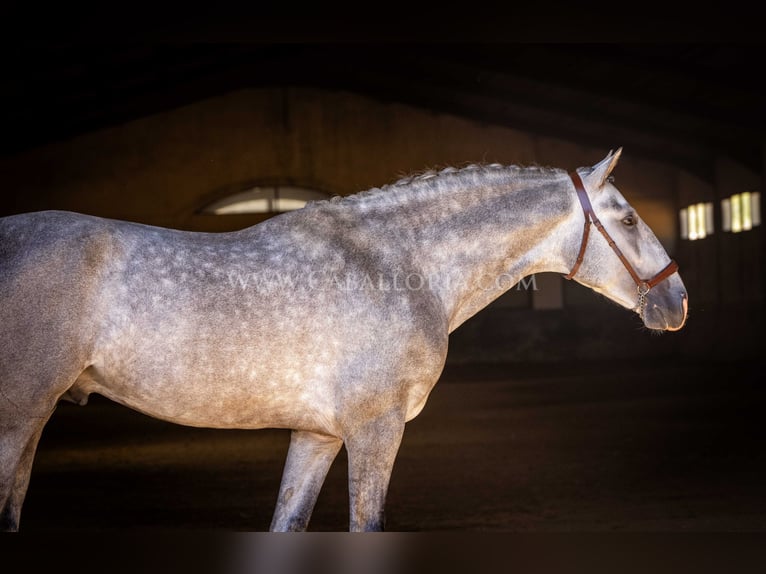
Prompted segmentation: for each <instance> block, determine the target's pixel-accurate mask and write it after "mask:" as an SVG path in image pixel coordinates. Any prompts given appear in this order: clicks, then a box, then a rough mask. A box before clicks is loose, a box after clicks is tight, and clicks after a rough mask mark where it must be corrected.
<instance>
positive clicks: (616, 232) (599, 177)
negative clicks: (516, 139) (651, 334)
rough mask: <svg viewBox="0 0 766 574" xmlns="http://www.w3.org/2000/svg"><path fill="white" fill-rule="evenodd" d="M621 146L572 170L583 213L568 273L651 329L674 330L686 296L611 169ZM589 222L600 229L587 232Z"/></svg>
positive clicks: (679, 322) (674, 270)
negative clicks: (576, 251) (576, 253)
mask: <svg viewBox="0 0 766 574" xmlns="http://www.w3.org/2000/svg"><path fill="white" fill-rule="evenodd" d="M621 152H622V148H620V149H618V150H617V151H616V152H615V153H612V152H610V153H609V154H608V155H607V156H606V157H605V158H604V159H603V160H602V161H600V162H599V163H597V164H596V165H594V166H593V167H591V168H580V169H578V170H577V171H576V172H573V173H572V174H570V175H571V178H572V181H573V182H574V184H575V188H576V189H577V190H578V197H579V198H580V204H581V207H582V209H580V207H577V206H576V207H575V210H574V211H573V217H575V218H577V219H578V220H579V221H582V216H583V212H584V214H585V218H586V220H585V221H586V224H585V231H584V233H583V239H582V244H581V249H580V254H579V256H578V259H577V262H576V263H575V266H574V267H573V269H572V272H570V274H569V275H568V276H567V278H570V279H575V280H576V281H577V282H579V283H581V284H583V285H585V286H587V287H590V288H591V289H593V290H594V291H596V292H597V293H600V294H602V295H604V296H605V297H607V298H608V299H611V300H612V301H614V302H616V303H618V304H619V305H621V306H623V307H625V308H627V309H632V310H634V311H635V312H636V313H638V314H639V315H640V316H641V319H642V320H643V322H644V325H645V326H646V327H647V328H649V329H653V330H659V331H677V330H678V329H680V328H681V327H683V325H684V323H685V322H686V314H687V308H688V295H687V292H686V288H685V287H684V284H683V281H682V280H681V277H680V275H679V274H678V271H677V269H678V268H677V265H676V264H675V262H673V261H672V260H671V259H670V257H669V256H668V254H667V252H666V251H665V248H664V247H663V246H662V244H661V243H660V241H659V239H657V237H656V236H655V234H654V232H653V231H652V230H651V229H650V228H649V226H648V225H647V224H646V223H645V222H644V221H643V220H642V219H641V217H640V216H639V214H638V213H637V212H636V210H635V208H633V207H632V206H631V205H630V204H629V203H628V202H627V201H626V200H625V198H624V197H623V196H622V194H621V193H620V191H619V190H618V189H617V187H616V186H615V185H614V183H613V179H612V177H611V175H610V174H611V172H612V170H613V169H614V167H615V166H616V165H617V162H618V160H619V158H620V154H621ZM591 224H593V225H595V227H596V228H597V229H598V231H599V232H600V233H591V234H589V233H588V229H589V227H590V225H591Z"/></svg>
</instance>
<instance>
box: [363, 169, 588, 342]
mask: <svg viewBox="0 0 766 574" xmlns="http://www.w3.org/2000/svg"><path fill="white" fill-rule="evenodd" d="M568 183H569V179H568V177H567V176H566V173H565V172H563V171H561V170H541V169H532V168H526V169H519V168H497V167H495V168H490V167H488V168H477V169H474V170H469V171H466V172H465V173H463V172H462V171H460V172H454V173H449V174H442V175H436V176H433V177H431V178H430V179H423V180H415V181H412V182H411V183H409V184H408V185H405V186H393V187H392V188H391V189H389V190H383V191H385V193H383V194H379V195H380V197H379V198H377V199H378V202H377V203H376V202H375V201H371V202H369V203H368V204H367V205H364V206H361V205H360V207H361V209H362V210H363V211H366V213H365V214H364V215H363V217H364V218H365V220H366V221H369V222H370V225H371V226H372V227H376V223H375V222H376V221H377V223H378V226H379V229H378V231H379V232H380V231H383V232H384V233H385V242H382V241H381V242H380V243H378V244H379V245H381V244H385V247H382V249H385V250H386V253H385V255H384V256H385V259H386V260H387V261H389V262H391V261H395V262H396V263H395V267H397V269H398V272H399V273H401V274H402V275H405V274H409V275H408V278H409V280H408V281H407V284H406V287H408V288H413V289H422V288H429V289H430V290H432V291H433V292H434V293H435V294H437V296H438V297H439V298H440V299H441V301H442V304H443V306H444V310H445V313H446V316H447V317H448V320H449V330H450V332H451V331H453V330H454V329H455V328H457V327H458V326H459V325H460V324H462V323H463V322H464V321H465V320H467V319H468V318H470V317H471V316H473V315H474V314H476V313H477V312H478V311H480V310H481V309H483V308H484V307H486V306H487V305H488V304H489V303H491V302H492V301H493V300H494V299H496V298H497V297H499V296H500V295H502V294H503V293H504V292H505V291H507V290H508V289H509V288H510V287H512V286H513V285H515V284H516V283H518V282H519V281H520V280H521V279H522V278H524V277H526V276H528V275H531V274H533V273H538V272H544V271H552V272H559V273H567V272H568V270H569V265H571V261H570V259H572V258H573V255H572V249H573V247H572V244H573V231H572V230H573V227H572V224H573V219H574V218H573V215H572V214H573V213H574V207H575V199H576V198H575V196H574V194H572V193H571V189H570V187H569V186H568ZM408 187H409V189H408ZM373 199H375V198H373ZM578 225H579V224H578ZM413 274H415V275H413ZM413 277H414V278H413ZM405 278H407V277H405Z"/></svg>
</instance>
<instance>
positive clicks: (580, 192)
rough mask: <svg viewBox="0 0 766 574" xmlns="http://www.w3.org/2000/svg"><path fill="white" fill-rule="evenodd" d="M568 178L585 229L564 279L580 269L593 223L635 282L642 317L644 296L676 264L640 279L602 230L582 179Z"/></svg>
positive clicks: (667, 274) (673, 269)
mask: <svg viewBox="0 0 766 574" xmlns="http://www.w3.org/2000/svg"><path fill="white" fill-rule="evenodd" d="M569 177H570V178H571V179H572V183H574V186H575V190H576V191H577V197H578V199H579V200H580V205H581V206H582V210H583V213H584V214H585V227H584V228H583V233H582V243H580V252H579V253H578V254H577V260H576V261H575V264H574V266H573V267H572V270H571V271H570V272H569V274H568V275H565V277H566V278H567V279H572V278H573V277H574V276H575V274H576V273H577V270H578V269H579V268H580V264H581V263H582V260H583V259H584V258H585V248H586V247H587V246H588V234H589V233H590V224H591V223H593V225H595V226H596V229H598V230H599V231H600V232H601V235H603V236H604V239H606V241H607V243H609V247H611V248H612V251H614V252H615V254H616V255H617V257H619V258H620V261H622V264H623V265H624V266H625V269H627V270H628V273H630V276H631V277H632V278H633V281H635V283H636V287H637V288H638V305H637V309H638V312H639V314H640V315H641V316H642V317H643V315H644V305H645V304H646V294H647V293H649V290H650V289H651V288H652V287H654V286H656V285H657V284H659V283H661V282H662V281H664V280H665V279H667V278H668V277H670V276H671V275H672V274H673V273H675V272H676V271H678V263H676V262H675V261H673V260H672V259H671V260H670V263H668V264H667V265H666V266H665V268H664V269H662V270H661V271H660V272H659V273H657V274H656V275H655V276H654V277H652V278H651V279H641V277H640V276H639V275H638V273H636V270H635V269H634V268H633V266H632V265H631V264H630V261H628V260H627V258H626V257H625V255H623V254H622V251H620V249H619V247H617V244H616V243H615V242H614V239H612V237H611V236H610V235H609V233H608V232H607V230H606V229H604V226H603V225H602V223H601V222H600V221H599V219H598V217H596V214H595V213H594V212H593V206H592V205H591V203H590V199H589V198H588V193H587V192H586V191H585V186H584V185H583V183H582V179H581V178H580V175H579V174H578V173H577V172H574V171H573V172H571V173H570V174H569Z"/></svg>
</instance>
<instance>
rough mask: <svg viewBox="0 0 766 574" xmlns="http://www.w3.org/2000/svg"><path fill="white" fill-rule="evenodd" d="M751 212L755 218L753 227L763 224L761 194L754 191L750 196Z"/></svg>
mask: <svg viewBox="0 0 766 574" xmlns="http://www.w3.org/2000/svg"><path fill="white" fill-rule="evenodd" d="M750 211H751V215H752V218H753V227H758V226H759V225H760V224H761V194H760V193H759V192H757V191H753V192H752V193H751V194H750Z"/></svg>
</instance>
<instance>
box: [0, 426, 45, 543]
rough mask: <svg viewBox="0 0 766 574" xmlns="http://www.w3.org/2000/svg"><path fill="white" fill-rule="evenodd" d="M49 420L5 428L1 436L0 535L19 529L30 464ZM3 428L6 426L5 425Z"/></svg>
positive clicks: (30, 470) (29, 474)
mask: <svg viewBox="0 0 766 574" xmlns="http://www.w3.org/2000/svg"><path fill="white" fill-rule="evenodd" d="M47 420H48V417H45V418H42V419H30V420H29V421H27V422H26V423H24V424H15V425H8V426H6V428H3V429H2V433H3V434H2V436H0V531H4V532H15V531H17V530H18V529H19V521H20V518H21V506H22V504H23V503H24V498H25V497H26V493H27V488H28V487H29V478H30V476H31V473H32V464H33V462H34V458H35V452H36V451H37V444H38V442H39V441H40V436H41V435H42V432H43V428H44V427H45V423H46V422H47ZM4 426H5V425H4Z"/></svg>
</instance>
